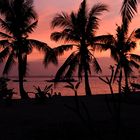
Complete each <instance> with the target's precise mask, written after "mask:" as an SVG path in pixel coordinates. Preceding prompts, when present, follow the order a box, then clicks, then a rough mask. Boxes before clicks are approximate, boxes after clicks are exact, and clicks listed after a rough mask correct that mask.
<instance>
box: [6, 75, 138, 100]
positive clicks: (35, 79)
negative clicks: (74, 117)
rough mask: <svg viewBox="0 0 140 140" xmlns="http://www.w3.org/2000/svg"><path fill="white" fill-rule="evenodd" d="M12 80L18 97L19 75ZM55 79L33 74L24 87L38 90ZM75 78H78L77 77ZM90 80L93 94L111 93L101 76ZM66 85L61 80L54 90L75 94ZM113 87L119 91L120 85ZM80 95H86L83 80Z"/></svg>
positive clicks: (9, 84) (79, 89)
mask: <svg viewBox="0 0 140 140" xmlns="http://www.w3.org/2000/svg"><path fill="white" fill-rule="evenodd" d="M102 78H104V79H105V76H103V77H102ZM10 79H11V80H10V81H9V82H8V88H14V91H15V92H16V93H17V94H16V95H15V96H14V97H15V98H18V97H19V95H18V92H19V88H18V82H15V80H17V77H10ZM50 79H53V77H47V76H41V77H39V76H32V77H26V82H24V87H25V90H26V91H27V92H33V93H34V92H36V90H35V88H34V86H36V87H38V86H39V87H40V88H41V89H42V90H43V89H44V88H45V86H46V85H50V84H53V82H47V81H46V80H50ZM75 79H77V78H76V77H75ZM139 79H140V78H131V81H133V82H136V83H138V82H140V80H139ZM89 81H90V87H91V90H92V94H108V93H110V90H109V86H108V85H107V84H106V83H104V82H103V81H101V80H100V79H99V77H96V76H95V77H89ZM73 84H76V82H73ZM65 85H67V83H66V82H59V83H58V84H57V85H56V87H54V86H53V91H54V92H56V93H58V92H60V93H61V95H63V96H72V95H74V92H73V91H72V90H71V89H68V88H66V87H65ZM113 89H114V92H117V91H118V85H117V83H114V84H113ZM33 93H30V96H31V97H33V96H34V94H33ZM78 95H85V86H84V81H83V82H81V84H80V86H79V88H78Z"/></svg>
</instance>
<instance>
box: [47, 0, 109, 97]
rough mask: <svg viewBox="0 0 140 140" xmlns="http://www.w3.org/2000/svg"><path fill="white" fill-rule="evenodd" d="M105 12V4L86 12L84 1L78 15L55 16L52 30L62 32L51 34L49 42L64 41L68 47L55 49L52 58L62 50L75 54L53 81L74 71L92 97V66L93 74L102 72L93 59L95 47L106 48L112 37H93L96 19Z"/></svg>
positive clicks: (69, 75)
mask: <svg viewBox="0 0 140 140" xmlns="http://www.w3.org/2000/svg"><path fill="white" fill-rule="evenodd" d="M107 10H108V8H107V6H106V5H105V4H101V3H98V4H95V5H94V6H93V7H92V8H91V9H90V11H89V10H88V8H87V4H86V0H83V2H82V3H81V5H80V7H79V10H78V12H77V13H75V12H71V13H70V14H67V13H65V12H62V13H60V14H56V16H55V17H54V18H53V20H52V22H51V25H52V28H55V27H60V28H61V29H62V30H61V31H59V32H53V33H52V34H51V39H52V40H54V41H56V42H57V41H60V40H64V41H65V43H68V44H65V45H63V46H59V47H57V48H54V50H53V51H54V52H55V55H56V56H59V55H62V54H63V52H64V50H69V49H72V48H74V47H75V49H74V51H73V52H72V53H71V55H70V56H69V57H68V58H67V59H66V61H65V62H64V64H63V65H62V66H61V67H60V69H59V70H58V71H57V73H56V76H55V79H60V78H64V77H65V78H70V77H72V76H73V75H74V72H75V71H76V70H77V72H78V78H79V80H82V74H84V80H85V92H86V95H91V94H92V93H91V89H90V84H89V74H91V67H92V66H93V69H94V70H95V72H97V73H98V72H101V68H100V65H99V64H98V62H97V59H96V58H95V56H94V52H95V46H101V45H105V43H104V42H107V40H108V39H109V38H110V37H111V36H110V35H102V36H96V31H97V29H98V28H99V21H100V19H99V16H100V15H101V14H102V12H103V11H107ZM52 54H53V53H52ZM48 58H50V57H48V56H47V57H46V59H45V62H46V63H48V60H49V59H48ZM53 58H54V57H53Z"/></svg>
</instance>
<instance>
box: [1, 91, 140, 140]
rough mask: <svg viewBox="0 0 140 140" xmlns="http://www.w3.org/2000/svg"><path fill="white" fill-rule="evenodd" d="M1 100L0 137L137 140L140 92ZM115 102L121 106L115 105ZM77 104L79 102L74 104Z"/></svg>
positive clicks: (16, 139) (35, 139) (33, 139)
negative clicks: (44, 99) (40, 100)
mask: <svg viewBox="0 0 140 140" xmlns="http://www.w3.org/2000/svg"><path fill="white" fill-rule="evenodd" d="M114 97H115V100H112V96H111V95H94V96H91V97H86V96H80V97H78V98H77V99H78V104H77V101H76V100H75V97H66V96H65V97H64V96H63V97H62V96H61V97H55V98H52V99H50V100H47V101H46V102H44V103H39V102H37V101H36V100H34V99H30V100H12V101H11V102H6V101H1V102H0V114H1V115H0V132H1V134H0V139H1V140H9V139H13V140H43V139H44V140H46V139H49V140H51V139H57V140H71V139H73V140H76V139H86V140H91V139H92V140H93V139H94V140H106V139H108V140H111V139H113V140H115V139H117V140H132V139H133V140H139V138H140V134H139V130H140V119H139V118H140V112H139V110H140V102H139V100H140V95H139V94H130V95H127V96H126V95H121V96H120V97H121V98H120V97H119V95H118V94H116V95H115V96H114ZM114 103H115V104H116V105H117V106H118V105H119V104H120V108H118V109H116V108H115V107H114ZM77 105H78V106H77Z"/></svg>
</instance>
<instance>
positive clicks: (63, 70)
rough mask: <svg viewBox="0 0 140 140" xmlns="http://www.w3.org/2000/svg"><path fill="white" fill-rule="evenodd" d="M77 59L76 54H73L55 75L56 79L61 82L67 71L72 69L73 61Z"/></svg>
mask: <svg viewBox="0 0 140 140" xmlns="http://www.w3.org/2000/svg"><path fill="white" fill-rule="evenodd" d="M74 57H75V52H73V53H72V54H71V55H70V56H69V57H68V58H67V59H66V61H65V62H64V64H63V65H62V66H61V67H60V68H59V70H58V71H57V73H56V75H55V79H56V80H59V79H61V78H62V77H64V75H65V72H66V70H67V69H68V68H69V67H70V63H71V60H73V58H74Z"/></svg>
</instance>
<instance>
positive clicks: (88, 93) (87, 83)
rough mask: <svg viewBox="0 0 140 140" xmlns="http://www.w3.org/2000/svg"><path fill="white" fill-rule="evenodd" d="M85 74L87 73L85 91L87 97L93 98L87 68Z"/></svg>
mask: <svg viewBox="0 0 140 140" xmlns="http://www.w3.org/2000/svg"><path fill="white" fill-rule="evenodd" d="M84 72H85V75H84V76H85V91H86V96H91V95H92V93H91V89H90V85H89V78H88V72H87V69H86V68H85V69H84Z"/></svg>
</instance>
